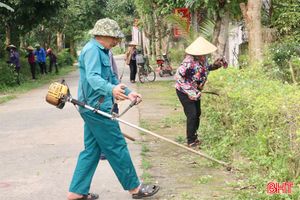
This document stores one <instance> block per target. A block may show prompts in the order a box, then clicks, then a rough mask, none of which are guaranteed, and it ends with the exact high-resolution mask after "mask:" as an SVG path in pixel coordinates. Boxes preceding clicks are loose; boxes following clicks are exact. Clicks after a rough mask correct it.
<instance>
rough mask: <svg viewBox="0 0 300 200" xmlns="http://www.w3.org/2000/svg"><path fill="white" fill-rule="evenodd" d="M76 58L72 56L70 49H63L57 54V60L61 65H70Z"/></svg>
mask: <svg viewBox="0 0 300 200" xmlns="http://www.w3.org/2000/svg"><path fill="white" fill-rule="evenodd" d="M74 60H75V58H74V57H73V56H71V54H70V52H69V49H63V50H62V51H61V52H59V53H58V55H57V62H58V64H59V66H65V65H67V66H69V65H72V64H73V63H74Z"/></svg>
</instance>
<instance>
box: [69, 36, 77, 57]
mask: <svg viewBox="0 0 300 200" xmlns="http://www.w3.org/2000/svg"><path fill="white" fill-rule="evenodd" d="M70 54H71V55H72V56H75V57H76V56H77V55H76V48H75V40H74V38H70Z"/></svg>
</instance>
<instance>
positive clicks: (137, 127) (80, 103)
mask: <svg viewBox="0 0 300 200" xmlns="http://www.w3.org/2000/svg"><path fill="white" fill-rule="evenodd" d="M69 101H70V102H72V103H73V104H77V105H79V106H82V107H84V108H86V109H88V110H91V111H93V112H96V113H98V114H100V115H102V116H105V117H107V118H110V119H112V120H117V121H119V122H121V123H123V124H126V125H128V126H131V127H133V128H135V129H138V130H140V131H142V132H145V133H148V134H150V135H152V136H154V137H157V138H159V139H162V140H164V141H166V142H169V143H171V144H174V145H176V146H178V147H181V148H183V149H185V150H188V151H190V152H193V153H195V154H198V155H200V156H201V157H204V158H206V159H208V160H211V161H214V162H216V163H219V164H221V165H223V166H225V167H230V165H229V164H228V163H225V162H223V161H220V160H217V159H215V158H212V157H210V156H208V155H206V154H204V153H201V152H199V151H196V150H194V149H191V148H188V147H186V146H184V145H182V144H179V143H177V142H175V141H173V140H170V139H168V138H165V137H163V136H161V135H158V134H156V133H154V132H152V131H149V130H146V129H144V128H141V127H139V126H137V125H134V124H131V123H129V122H127V121H125V120H122V119H120V118H118V117H113V116H112V115H110V114H108V113H106V112H103V111H101V110H98V109H95V108H93V107H91V106H88V105H86V104H85V103H83V102H79V101H77V100H76V99H69Z"/></svg>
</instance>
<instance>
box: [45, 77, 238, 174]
mask: <svg viewBox="0 0 300 200" xmlns="http://www.w3.org/2000/svg"><path fill="white" fill-rule="evenodd" d="M46 101H47V102H48V103H50V104H51V105H54V106H56V107H57V108H59V109H62V108H63V107H64V105H65V103H66V102H70V103H72V104H74V105H78V106H81V107H83V108H86V109H88V110H91V111H93V112H95V113H98V114H100V115H102V116H104V117H107V118H109V119H111V120H117V121H118V122H121V123H123V124H126V125H128V126H130V127H133V128H135V129H137V130H140V131H142V132H144V133H148V134H150V135H152V136H154V137H157V138H159V139H161V140H164V141H166V142H169V143H171V144H174V145H176V146H178V147H180V148H183V149H185V150H187V151H190V152H193V153H195V154H198V155H200V156H201V157H203V158H206V159H208V160H211V161H214V162H216V163H218V164H220V165H223V166H224V167H226V169H227V170H228V171H230V170H231V169H232V167H231V166H230V164H228V163H225V162H223V161H220V160H217V159H215V158H213V157H211V156H209V155H206V154H204V153H201V152H199V151H196V150H194V149H192V148H189V147H187V146H184V145H182V144H179V143H177V142H175V141H173V140H170V139H168V138H165V137H163V136H161V135H158V134H156V133H154V132H152V131H149V130H147V129H144V128H141V127H139V126H137V125H134V124H131V123H129V122H127V121H125V120H123V119H121V118H119V117H120V116H121V115H123V114H124V113H125V112H126V111H128V110H129V109H130V108H131V107H133V106H134V105H136V102H135V101H133V102H131V104H130V105H129V106H128V108H126V109H125V111H124V112H122V113H121V114H120V115H118V114H109V113H106V112H103V111H101V110H99V109H96V108H93V107H91V106H89V105H87V104H86V103H84V102H80V101H78V100H76V99H74V98H72V96H71V94H70V91H69V88H68V86H67V85H66V84H65V82H64V81H62V83H58V82H55V83H52V84H51V85H50V87H49V89H48V93H47V95H46ZM125 137H126V136H125Z"/></svg>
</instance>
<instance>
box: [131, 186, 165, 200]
mask: <svg viewBox="0 0 300 200" xmlns="http://www.w3.org/2000/svg"><path fill="white" fill-rule="evenodd" d="M158 190H159V186H158V185H146V184H141V186H140V189H139V192H138V193H136V194H132V198H133V199H141V198H144V197H150V196H153V195H154V194H156V193H157V192H158Z"/></svg>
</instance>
